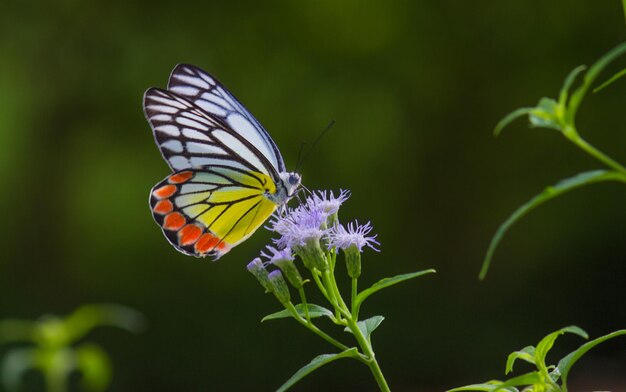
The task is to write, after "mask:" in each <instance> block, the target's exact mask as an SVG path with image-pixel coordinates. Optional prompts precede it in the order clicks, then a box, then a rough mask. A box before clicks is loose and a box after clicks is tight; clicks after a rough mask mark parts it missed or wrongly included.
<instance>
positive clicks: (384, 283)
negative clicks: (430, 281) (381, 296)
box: [355, 269, 437, 306]
mask: <svg viewBox="0 0 626 392" xmlns="http://www.w3.org/2000/svg"><path fill="white" fill-rule="evenodd" d="M435 272H437V271H435V270H434V269H427V270H424V271H417V272H411V273H408V274H402V275H396V276H393V277H391V278H384V279H381V280H379V281H378V282H376V283H374V284H373V285H372V286H370V287H369V288H367V289H365V290H363V291H361V292H360V293H359V294H358V295H357V296H356V300H355V304H356V306H360V305H361V304H362V303H363V301H365V299H366V298H367V297H369V296H370V295H372V294H374V293H375V292H377V291H380V290H382V289H384V288H387V287H389V286H393V285H394V284H398V283H400V282H404V281H405V280H409V279H413V278H417V277H419V276H422V275H426V274H432V273H435Z"/></svg>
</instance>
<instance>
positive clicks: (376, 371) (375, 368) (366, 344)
mask: <svg viewBox="0 0 626 392" xmlns="http://www.w3.org/2000/svg"><path fill="white" fill-rule="evenodd" d="M348 328H350V331H352V334H353V335H354V337H355V338H356V341H357V342H358V343H359V346H361V350H363V354H365V355H366V356H367V366H368V367H369V368H370V371H371V372H372V375H373V376H374V379H375V380H376V383H377V384H378V387H379V388H380V390H381V391H383V392H390V391H391V390H390V389H389V385H387V380H385V376H384V375H383V372H382V370H381V369H380V365H379V364H378V361H377V360H376V355H375V354H374V349H373V348H372V344H371V342H370V341H369V340H368V339H366V338H365V336H363V332H362V331H361V329H360V328H359V326H358V325H357V323H356V320H354V319H350V320H348Z"/></svg>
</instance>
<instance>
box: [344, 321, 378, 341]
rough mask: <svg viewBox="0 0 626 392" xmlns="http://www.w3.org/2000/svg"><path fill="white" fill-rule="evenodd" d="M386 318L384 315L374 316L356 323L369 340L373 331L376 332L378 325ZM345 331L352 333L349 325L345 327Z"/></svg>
mask: <svg viewBox="0 0 626 392" xmlns="http://www.w3.org/2000/svg"><path fill="white" fill-rule="evenodd" d="M384 319H385V318H384V317H383V316H374V317H370V318H368V319H366V320H363V321H359V322H358V323H356V325H357V327H359V329H360V330H361V333H362V334H363V336H365V338H366V339H368V340H369V338H370V335H371V334H372V332H374V330H375V329H376V328H378V326H379V325H380V323H382V322H383V320H384ZM344 331H346V332H350V333H352V331H351V330H350V328H349V327H346V328H344Z"/></svg>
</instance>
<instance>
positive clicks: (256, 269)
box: [246, 257, 272, 293]
mask: <svg viewBox="0 0 626 392" xmlns="http://www.w3.org/2000/svg"><path fill="white" fill-rule="evenodd" d="M246 268H248V271H250V273H251V274H252V275H254V277H255V278H257V280H258V281H259V283H261V286H263V288H264V289H265V292H267V293H269V292H271V291H272V285H271V284H270V280H269V278H268V275H269V274H268V272H267V270H266V269H265V267H264V266H263V262H262V261H261V259H260V258H258V257H257V258H256V259H254V260H252V261H251V262H250V263H249V264H248V266H247V267H246Z"/></svg>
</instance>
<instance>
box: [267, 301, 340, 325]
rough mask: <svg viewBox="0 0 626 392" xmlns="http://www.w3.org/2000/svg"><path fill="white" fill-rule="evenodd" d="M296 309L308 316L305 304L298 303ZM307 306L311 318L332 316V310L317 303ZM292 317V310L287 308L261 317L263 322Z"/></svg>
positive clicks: (300, 313)
mask: <svg viewBox="0 0 626 392" xmlns="http://www.w3.org/2000/svg"><path fill="white" fill-rule="evenodd" d="M295 308H296V310H297V311H298V314H299V315H300V316H302V317H306V313H305V311H304V305H303V304H297V305H296V306H295ZM307 308H308V310H309V317H310V318H316V317H330V318H332V317H333V316H334V315H333V312H331V311H330V310H328V309H326V308H324V307H322V306H319V305H315V304H307ZM289 317H292V315H291V312H289V311H288V310H287V309H284V310H281V311H280V312H276V313H272V314H268V315H267V316H265V317H263V319H261V322H263V321H267V320H276V319H281V318H289Z"/></svg>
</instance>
